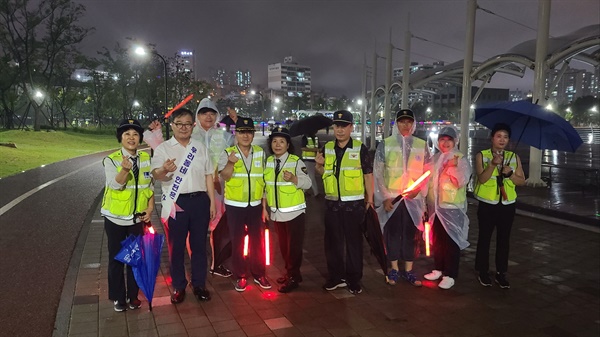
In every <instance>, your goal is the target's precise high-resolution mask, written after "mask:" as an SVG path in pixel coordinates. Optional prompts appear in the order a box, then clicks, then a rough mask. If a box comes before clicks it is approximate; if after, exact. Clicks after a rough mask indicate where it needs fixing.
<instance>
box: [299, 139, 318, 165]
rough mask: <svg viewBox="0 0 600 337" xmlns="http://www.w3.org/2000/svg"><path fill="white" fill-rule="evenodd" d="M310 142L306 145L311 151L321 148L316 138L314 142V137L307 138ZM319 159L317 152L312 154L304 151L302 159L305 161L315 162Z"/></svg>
mask: <svg viewBox="0 0 600 337" xmlns="http://www.w3.org/2000/svg"><path fill="white" fill-rule="evenodd" d="M307 138H308V141H307V143H306V147H308V148H311V149H318V148H319V138H318V137H315V138H314V140H313V138H312V137H307ZM316 157H317V153H316V152H312V151H302V159H304V160H313V161H314V160H315V158H316Z"/></svg>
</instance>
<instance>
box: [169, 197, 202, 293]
mask: <svg viewBox="0 0 600 337" xmlns="http://www.w3.org/2000/svg"><path fill="white" fill-rule="evenodd" d="M177 205H178V206H179V207H181V208H182V209H183V212H177V214H176V219H173V218H169V231H168V236H169V241H168V242H169V252H170V253H171V255H170V261H169V262H170V264H171V269H170V270H171V278H172V281H173V283H172V284H173V288H174V289H175V290H183V289H185V287H186V286H187V284H188V281H187V279H186V277H185V265H184V258H185V252H186V250H187V245H186V240H187V237H188V235H189V238H190V250H191V252H192V255H191V257H190V260H191V261H190V262H191V267H192V286H193V287H200V288H204V287H205V286H206V273H207V268H208V263H207V260H206V259H207V254H206V234H207V233H208V222H209V220H210V199H209V198H208V194H206V192H197V193H194V194H193V196H191V197H190V196H182V195H180V196H179V198H177Z"/></svg>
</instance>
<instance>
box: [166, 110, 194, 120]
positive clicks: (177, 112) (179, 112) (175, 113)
mask: <svg viewBox="0 0 600 337" xmlns="http://www.w3.org/2000/svg"><path fill="white" fill-rule="evenodd" d="M184 115H189V116H190V117H192V120H194V114H193V113H192V111H190V110H188V109H186V108H181V109H177V110H175V111H173V114H171V117H172V118H173V119H175V118H178V117H181V116H184Z"/></svg>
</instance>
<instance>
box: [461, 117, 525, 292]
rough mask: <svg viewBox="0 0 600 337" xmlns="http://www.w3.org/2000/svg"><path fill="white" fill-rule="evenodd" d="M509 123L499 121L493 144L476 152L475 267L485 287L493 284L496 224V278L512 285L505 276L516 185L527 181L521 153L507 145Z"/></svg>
mask: <svg viewBox="0 0 600 337" xmlns="http://www.w3.org/2000/svg"><path fill="white" fill-rule="evenodd" d="M510 132H511V130H510V126H508V125H506V124H502V123H498V124H496V125H495V126H494V128H493V129H492V133H491V140H492V148H491V149H487V150H483V151H481V152H479V153H477V155H476V156H475V168H476V171H477V183H476V185H475V190H474V192H473V193H474V195H475V198H476V199H477V200H479V206H478V208H477V219H478V223H479V237H478V239H477V252H476V255H475V270H476V271H477V272H479V276H478V280H479V283H481V285H483V286H484V287H490V286H492V279H491V278H490V275H489V255H490V241H491V239H492V234H493V232H494V228H496V230H497V233H496V275H495V281H496V283H497V284H498V285H499V286H500V288H503V289H509V288H510V283H509V282H508V281H507V279H506V272H507V271H508V255H509V241H510V230H511V228H512V223H513V220H514V217H515V201H516V199H517V193H516V190H515V186H522V185H524V184H525V173H524V172H523V167H522V165H521V159H520V158H519V156H518V155H517V154H516V153H514V152H511V151H506V150H505V148H506V146H507V145H508V143H509V141H510Z"/></svg>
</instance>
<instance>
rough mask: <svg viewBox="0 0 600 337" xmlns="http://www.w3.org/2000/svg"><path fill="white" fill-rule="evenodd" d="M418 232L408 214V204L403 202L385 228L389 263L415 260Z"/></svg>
mask: <svg viewBox="0 0 600 337" xmlns="http://www.w3.org/2000/svg"><path fill="white" fill-rule="evenodd" d="M416 231H417V227H415V224H414V223H413V221H412V218H411V217H410V214H409V213H408V209H407V208H406V204H405V203H404V201H401V202H400V205H398V207H397V208H396V210H395V211H394V214H392V216H391V217H390V218H389V219H388V221H387V222H386V224H385V227H384V228H383V236H384V239H385V244H386V248H387V257H388V261H397V260H403V261H413V260H414V259H415V233H416Z"/></svg>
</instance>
